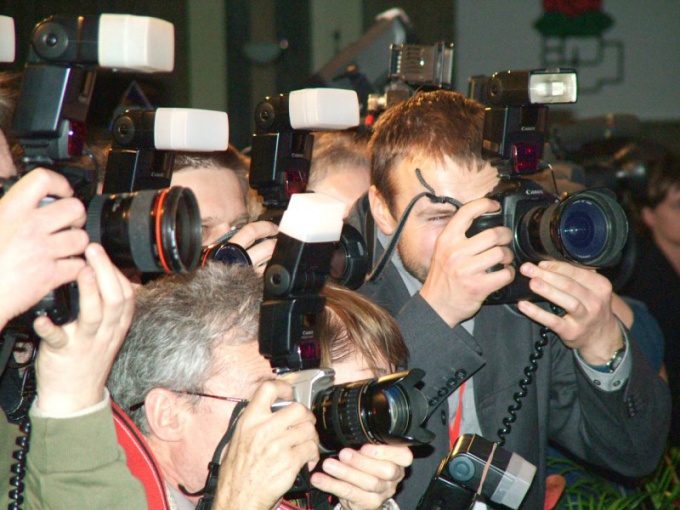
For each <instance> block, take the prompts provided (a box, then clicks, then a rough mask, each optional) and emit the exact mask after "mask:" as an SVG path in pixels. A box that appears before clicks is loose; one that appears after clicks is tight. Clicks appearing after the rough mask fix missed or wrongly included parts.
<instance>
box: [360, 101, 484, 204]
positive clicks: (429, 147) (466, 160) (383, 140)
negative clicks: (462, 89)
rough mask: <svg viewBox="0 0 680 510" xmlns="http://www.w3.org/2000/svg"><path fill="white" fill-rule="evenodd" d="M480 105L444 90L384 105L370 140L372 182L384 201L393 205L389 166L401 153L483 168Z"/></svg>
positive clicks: (399, 157) (390, 168)
mask: <svg viewBox="0 0 680 510" xmlns="http://www.w3.org/2000/svg"><path fill="white" fill-rule="evenodd" d="M483 122H484V106H483V105H482V104H481V103H479V102H477V101H475V100H472V99H468V98H467V97H466V96H464V95H463V94H460V93H458V92H451V91H446V90H437V91H434V92H422V93H418V94H415V95H414V96H413V97H411V98H410V99H409V100H407V101H404V102H403V103H400V104H398V105H397V106H394V107H392V108H390V109H388V110H387V111H386V112H385V113H384V114H382V115H381V117H380V119H379V120H378V122H377V123H376V125H375V129H374V132H373V136H372V137H371V141H370V142H369V149H370V152H371V184H373V185H375V186H376V188H377V190H378V192H379V193H380V194H381V195H382V196H383V198H384V199H385V202H386V203H387V205H388V206H389V207H390V208H392V206H393V205H394V188H393V184H392V183H391V180H390V173H391V172H390V171H391V170H392V168H393V167H394V166H395V165H397V164H399V163H400V162H401V161H402V160H403V159H404V158H406V157H409V156H414V155H415V156H418V155H425V156H427V157H431V158H434V159H435V160H443V159H444V158H445V157H447V156H448V157H450V158H451V159H453V160H454V161H456V162H457V163H460V164H461V165H465V166H470V167H475V168H476V169H478V170H479V169H481V168H482V167H483V166H484V160H483V159H482V156H481V147H482V126H483Z"/></svg>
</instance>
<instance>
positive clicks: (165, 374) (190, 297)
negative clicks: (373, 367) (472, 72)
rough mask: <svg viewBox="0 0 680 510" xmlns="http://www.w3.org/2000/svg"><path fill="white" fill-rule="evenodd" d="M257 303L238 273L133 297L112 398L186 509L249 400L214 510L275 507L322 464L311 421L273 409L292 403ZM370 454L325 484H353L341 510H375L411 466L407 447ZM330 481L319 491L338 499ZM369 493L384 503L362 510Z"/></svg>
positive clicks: (299, 408) (199, 276) (207, 271)
mask: <svg viewBox="0 0 680 510" xmlns="http://www.w3.org/2000/svg"><path fill="white" fill-rule="evenodd" d="M261 300H262V281H261V279H260V278H259V277H257V275H255V273H254V272H253V271H252V270H251V269H249V268H246V267H242V266H240V265H224V264H211V265H208V266H206V267H203V268H201V269H198V270H196V271H194V272H193V273H191V274H188V275H176V276H171V277H167V278H163V279H161V280H157V281H155V282H152V283H150V284H148V285H147V286H145V287H142V288H140V289H139V290H138V294H137V297H136V310H135V318H134V320H133V325H132V328H131V329H130V333H129V335H128V337H127V339H126V341H125V343H124V344H123V347H122V349H121V351H120V353H119V355H118V358H117V359H116V362H115V363H114V367H113V370H112V372H111V376H110V378H109V382H108V387H109V389H110V391H111V394H112V396H113V398H114V400H115V401H116V403H117V404H118V405H119V406H120V407H121V408H122V409H123V410H124V411H125V412H126V413H127V414H128V415H129V416H130V418H131V419H132V421H133V422H134V424H135V426H136V427H138V428H139V430H140V431H141V433H142V434H143V436H144V440H143V441H144V442H145V443H148V446H149V447H150V450H151V452H152V454H153V457H155V461H156V463H157V466H158V468H159V469H160V472H161V474H162V481H163V482H164V483H165V486H166V488H167V492H168V499H170V500H173V501H174V502H175V503H176V504H178V506H179V507H180V508H185V507H186V508H193V506H194V505H195V504H196V503H197V501H198V499H199V496H200V492H199V491H200V490H201V489H202V488H203V486H204V484H205V481H206V475H207V473H208V471H207V467H208V464H209V462H210V459H211V458H212V457H213V455H214V453H215V450H216V447H217V446H218V443H219V442H220V439H221V438H222V437H223V435H224V434H225V432H226V431H227V428H228V426H229V423H230V420H233V418H234V417H233V413H234V412H235V409H237V406H241V405H242V404H241V402H243V401H246V400H247V401H249V403H248V405H247V406H246V407H245V410H243V412H242V414H241V415H240V419H238V422H237V424H236V425H235V428H234V429H233V436H232V438H231V440H230V441H229V443H228V444H227V446H226V448H225V450H224V453H223V457H222V469H221V470H220V482H219V487H218V490H217V494H216V500H215V504H214V508H215V509H220V510H226V509H231V508H253V509H270V508H275V507H276V506H277V504H278V503H279V501H280V499H281V497H282V496H283V495H284V494H285V493H286V492H287V491H288V489H290V487H291V486H292V484H293V481H294V479H295V477H296V475H297V474H298V472H299V470H300V468H302V467H303V466H305V465H308V466H309V467H313V466H314V465H315V464H316V462H317V461H318V459H319V450H318V436H317V433H316V430H315V427H314V416H313V414H312V413H311V411H310V410H308V409H307V408H306V407H305V406H304V405H302V404H298V403H294V404H292V405H289V406H285V407H284V408H282V409H280V410H279V411H277V412H272V410H271V407H272V404H274V402H276V401H277V400H292V397H293V392H292V387H291V386H290V385H289V384H287V383H284V382H282V381H277V380H275V376H274V374H273V373H272V370H271V366H270V364H269V362H268V361H267V360H266V359H265V358H264V357H263V356H261V355H260V354H259V351H258V342H257V326H258V320H259V306H260V303H261ZM239 412H240V411H239ZM371 446H372V448H368V449H367V451H368V453H366V452H365V451H363V450H362V451H361V452H354V451H352V453H350V454H346V456H347V457H349V458H348V459H343V457H342V455H343V454H342V453H341V459H342V460H341V461H340V462H339V463H337V464H336V463H331V464H332V465H333V466H335V468H336V469H334V470H333V471H331V472H329V473H328V474H329V475H331V476H333V477H334V478H336V479H337V480H339V481H343V480H344V482H346V483H343V484H342V486H341V487H340V488H341V490H342V492H341V493H339V494H338V496H340V497H346V498H347V499H348V500H349V501H350V503H349V506H347V507H346V508H353V509H369V508H379V507H380V504H382V501H383V500H384V499H387V498H388V497H390V496H391V495H392V494H393V493H394V490H395V489H396V484H397V483H398V481H399V480H400V479H401V476H403V468H402V467H401V466H402V465H403V464H404V463H409V462H410V454H409V453H408V452H404V450H407V449H405V448H396V447H387V446H376V445H371ZM218 453H219V452H218ZM324 465H325V464H324ZM131 468H132V469H133V471H134V469H135V468H134V466H131ZM360 472H361V473H360ZM324 480H325V484H324V485H323V486H322V488H323V489H327V488H332V487H331V485H329V483H330V482H329V480H327V479H326V478H324ZM336 487H338V486H336ZM374 492H375V493H381V494H382V493H384V494H385V495H384V496H383V497H381V498H380V503H379V504H377V505H376V506H366V504H365V503H364V502H366V501H368V502H374V499H375V498H374V497H372V496H371V493H374ZM197 493H199V494H197Z"/></svg>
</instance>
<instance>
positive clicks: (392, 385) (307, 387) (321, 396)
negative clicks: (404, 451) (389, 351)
mask: <svg viewBox="0 0 680 510" xmlns="http://www.w3.org/2000/svg"><path fill="white" fill-rule="evenodd" d="M424 375H425V374H424V372H423V371H422V370H420V369H413V370H410V371H405V372H398V373H394V374H390V375H386V376H383V377H380V378H378V379H366V380H364V381H355V382H350V383H345V384H339V385H333V384H332V382H333V377H334V372H333V370H332V369H330V368H318V369H312V370H302V371H299V372H290V373H287V374H284V375H282V376H281V377H280V379H282V380H284V381H288V382H289V383H290V384H291V385H292V386H293V390H294V394H295V400H296V401H297V402H301V403H303V404H305V406H307V407H308V408H309V409H311V411H312V412H313V413H314V416H315V417H316V429H317V432H318V433H319V441H320V442H319V447H320V449H321V451H322V452H323V453H334V452H338V451H339V450H341V449H342V448H345V447H347V446H350V447H357V446H361V445H364V444H367V443H374V444H404V445H412V444H425V443H429V442H430V441H431V440H432V439H433V436H432V434H431V433H430V432H429V431H428V430H426V429H424V428H422V427H421V426H420V425H421V423H420V422H419V421H418V418H419V417H425V416H426V415H427V402H426V400H425V397H424V396H423V395H422V393H420V391H419V390H418V389H417V387H416V386H417V384H418V383H419V382H420V381H421V380H422V378H423V376H424Z"/></svg>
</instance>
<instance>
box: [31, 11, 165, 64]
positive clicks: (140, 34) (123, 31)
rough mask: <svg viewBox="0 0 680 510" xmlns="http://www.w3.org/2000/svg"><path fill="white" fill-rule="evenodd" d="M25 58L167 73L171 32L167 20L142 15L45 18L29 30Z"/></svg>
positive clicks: (34, 60)
mask: <svg viewBox="0 0 680 510" xmlns="http://www.w3.org/2000/svg"><path fill="white" fill-rule="evenodd" d="M29 61H33V62H48V63H51V64H64V65H73V64H77V65H82V66H90V67H94V66H100V67H105V68H113V69H119V70H125V71H138V72H143V73H153V72H169V71H172V70H173V68H174V63H175V30H174V26H173V24H172V23H169V22H168V21H165V20H162V19H158V18H152V17H148V16H133V15H130V14H102V15H100V16H51V17H49V18H47V19H45V20H43V21H41V22H40V23H38V24H37V25H36V26H35V28H34V29H33V33H32V35H31V55H30V56H29Z"/></svg>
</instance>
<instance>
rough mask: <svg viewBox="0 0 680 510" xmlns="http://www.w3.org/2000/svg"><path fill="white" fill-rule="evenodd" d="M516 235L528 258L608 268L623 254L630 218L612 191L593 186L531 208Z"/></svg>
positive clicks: (520, 248) (521, 249)
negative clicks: (550, 202)
mask: <svg viewBox="0 0 680 510" xmlns="http://www.w3.org/2000/svg"><path fill="white" fill-rule="evenodd" d="M515 235H516V240H517V244H518V245H519V250H520V251H521V253H522V254H523V255H525V256H526V259H528V260H532V261H539V260H544V259H546V258H553V259H556V260H564V261H568V262H574V263H577V264H581V265H585V266H590V267H607V266H611V265H613V264H616V263H617V262H618V260H619V258H620V257H621V252H622V250H623V246H624V245H625V243H626V239H627V237H628V220H627V219H626V214H625V212H624V210H623V208H622V207H621V206H620V205H619V204H618V202H617V201H616V195H615V194H614V193H613V192H612V191H610V190H608V189H589V190H585V191H581V192H578V193H574V194H573V195H571V196H569V197H568V198H567V199H565V200H563V201H561V202H556V203H553V204H550V205H549V206H547V207H537V208H535V209H533V210H531V211H529V212H528V213H527V214H525V215H524V216H523V217H522V219H521V220H520V222H519V224H518V225H517V232H516V233H515Z"/></svg>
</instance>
